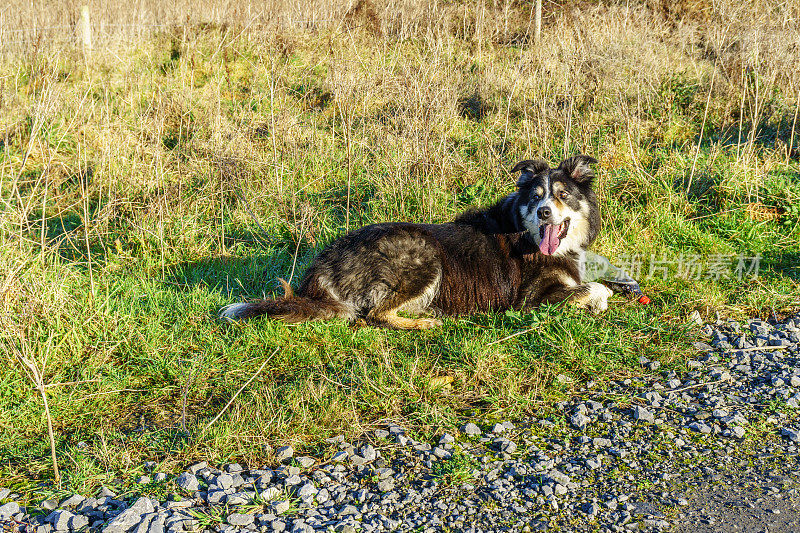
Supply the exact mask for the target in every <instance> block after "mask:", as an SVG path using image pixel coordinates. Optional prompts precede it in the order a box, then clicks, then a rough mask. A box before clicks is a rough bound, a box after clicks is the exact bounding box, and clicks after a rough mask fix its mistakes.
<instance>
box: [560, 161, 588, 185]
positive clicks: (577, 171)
mask: <svg viewBox="0 0 800 533" xmlns="http://www.w3.org/2000/svg"><path fill="white" fill-rule="evenodd" d="M595 163H597V159H595V158H594V157H591V156H588V155H576V156H573V157H570V158H569V159H565V160H564V161H562V162H561V164H560V165H558V168H559V169H561V170H563V171H564V172H565V173H566V174H567V175H568V176H569V177H570V178H572V179H573V180H574V181H575V182H576V183H580V184H581V185H591V183H592V180H593V179H594V171H593V170H592V167H590V166H589V165H594V164H595Z"/></svg>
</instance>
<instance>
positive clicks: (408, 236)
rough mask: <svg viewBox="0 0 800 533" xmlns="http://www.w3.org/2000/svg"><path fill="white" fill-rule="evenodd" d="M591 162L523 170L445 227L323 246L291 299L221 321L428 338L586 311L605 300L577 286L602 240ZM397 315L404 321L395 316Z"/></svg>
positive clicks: (377, 229) (260, 304)
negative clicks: (352, 325) (565, 308)
mask: <svg viewBox="0 0 800 533" xmlns="http://www.w3.org/2000/svg"><path fill="white" fill-rule="evenodd" d="M595 163H597V161H596V160H595V159H593V158H592V157H589V156H586V155H578V156H575V157H572V158H569V159H566V160H564V161H562V162H561V163H560V164H559V165H558V167H556V168H550V166H549V165H548V164H547V163H546V162H544V161H542V160H526V161H521V162H520V163H518V164H517V165H515V166H514V168H512V169H511V172H512V173H516V172H519V173H520V175H519V179H518V181H517V190H516V191H515V192H513V193H511V194H510V195H508V196H506V197H505V198H503V199H502V200H500V201H498V202H497V203H495V204H494V205H491V206H490V207H488V208H484V209H481V210H473V211H468V212H466V213H463V214H462V215H460V216H459V217H457V218H456V219H455V220H454V221H453V222H450V223H446V224H412V223H398V222H389V223H383V224H373V225H369V226H364V227H363V228H360V229H357V230H355V231H353V232H351V233H348V234H346V235H344V236H343V237H340V238H339V239H337V240H336V241H334V242H333V243H331V244H330V245H328V246H327V247H326V248H325V249H324V250H323V251H322V252H321V253H320V254H319V255H318V256H317V257H316V259H315V260H314V262H313V263H312V264H311V266H310V267H309V268H308V270H307V272H306V273H305V276H304V278H303V279H302V281H301V282H300V286H299V288H298V290H297V292H296V293H295V292H294V291H293V290H292V288H291V286H290V285H289V284H288V283H287V282H286V281H284V280H282V279H279V282H280V283H281V285H282V286H283V290H284V292H285V294H284V296H283V298H276V299H268V300H260V301H253V302H246V303H235V304H231V305H228V306H226V307H224V308H223V309H222V310H221V311H220V318H222V319H225V320H242V319H249V318H252V317H255V316H259V315H266V316H268V317H270V318H276V319H281V320H283V321H284V322H289V323H294V322H304V321H309V320H320V319H330V318H337V317H338V318H344V319H346V320H348V321H351V322H352V321H362V320H363V321H365V322H366V323H367V324H372V325H377V326H384V327H391V328H399V329H427V328H432V327H436V326H440V325H441V321H439V320H438V319H437V318H435V317H436V316H441V315H450V316H456V315H463V314H470V313H478V312H489V311H503V310H508V309H527V308H532V307H536V306H539V305H541V304H544V303H547V304H555V303H559V302H564V301H569V302H572V303H574V304H576V305H578V306H579V307H584V308H587V309H589V310H590V311H592V312H601V311H604V310H606V309H607V307H608V302H607V300H608V297H609V296H611V294H612V292H611V290H610V289H608V288H607V287H605V286H604V285H602V284H600V283H581V275H582V274H581V269H582V265H583V262H584V253H585V251H586V249H587V248H588V247H589V246H590V245H591V244H592V242H594V240H595V238H596V237H597V234H598V232H599V231H600V214H599V210H598V206H597V198H596V196H595V193H594V191H593V189H592V185H593V180H594V177H595V175H594V172H593V171H592V168H591V166H590V165H592V164H595ZM400 313H404V314H407V315H411V316H403V315H401V314H400Z"/></svg>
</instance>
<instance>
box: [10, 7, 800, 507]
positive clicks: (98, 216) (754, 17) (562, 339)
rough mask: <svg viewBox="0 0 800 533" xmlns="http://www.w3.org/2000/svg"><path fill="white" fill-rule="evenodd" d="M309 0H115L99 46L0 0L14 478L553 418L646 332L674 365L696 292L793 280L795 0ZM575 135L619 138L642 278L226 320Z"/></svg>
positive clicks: (68, 476) (102, 11) (799, 175)
mask: <svg viewBox="0 0 800 533" xmlns="http://www.w3.org/2000/svg"><path fill="white" fill-rule="evenodd" d="M316 4H317V3H314V2H309V3H294V4H293V3H285V2H261V3H250V4H247V6H244V7H237V8H234V7H231V6H229V5H228V4H227V3H223V2H216V3H215V2H214V1H213V0H204V1H203V2H200V3H187V4H185V5H184V4H182V3H180V2H176V3H174V4H172V5H170V6H169V7H168V8H167V7H164V6H162V5H159V4H157V3H155V2H149V1H147V0H141V1H139V2H129V3H126V4H124V5H123V4H122V3H118V5H116V4H114V3H111V4H103V5H102V6H95V7H93V9H92V16H93V19H92V24H93V25H94V26H95V27H96V29H97V33H96V36H95V41H94V43H93V47H92V49H91V50H89V49H82V47H81V46H80V43H79V42H78V41H77V40H76V39H75V37H74V28H75V26H76V24H77V23H76V17H77V13H78V10H79V5H78V4H75V3H72V2H64V3H60V4H59V5H57V6H56V5H52V6H48V7H41V6H36V5H28V4H24V5H23V4H22V3H19V5H17V3H16V2H11V7H12V9H9V10H8V11H6V12H4V15H3V18H0V486H7V487H10V488H13V489H14V490H16V491H18V492H22V493H24V494H26V495H28V496H30V497H31V498H38V497H40V496H43V495H48V494H52V493H53V492H54V491H57V490H61V491H64V492H66V491H79V492H84V493H87V492H90V491H93V490H95V489H96V488H97V487H98V486H99V485H101V484H102V485H106V486H110V487H114V488H116V489H117V490H119V491H124V490H127V489H129V488H130V483H131V482H130V476H131V475H133V474H136V473H137V472H138V473H141V472H142V463H143V461H145V460H155V461H157V462H158V463H159V469H160V470H162V471H172V470H175V469H177V468H179V467H180V466H184V465H186V464H187V463H190V462H192V461H195V460H208V461H209V462H215V463H216V462H222V461H240V462H243V463H248V464H265V463H266V464H270V463H271V462H272V450H273V449H274V448H276V447H277V446H280V445H286V444H291V445H292V446H294V447H295V448H296V449H298V450H300V451H301V452H302V453H309V454H311V453H318V454H323V455H324V454H326V453H328V452H329V448H331V446H330V445H328V444H326V443H325V440H324V439H325V438H328V437H331V436H335V435H338V434H345V435H347V436H348V437H357V436H358V435H360V434H361V433H362V432H364V431H365V430H368V429H371V428H376V427H379V426H380V425H381V423H382V422H385V421H386V420H393V421H395V422H397V423H400V424H404V425H405V426H406V427H408V428H410V430H411V431H413V432H414V433H416V434H418V435H421V436H425V435H432V434H435V433H436V432H439V431H441V430H443V429H448V430H452V429H453V428H454V427H457V426H458V425H459V423H460V421H461V420H463V419H464V418H466V417H469V418H471V419H477V420H486V421H496V420H505V419H512V420H518V419H522V418H525V417H528V416H536V417H543V416H552V417H553V418H554V420H557V421H558V420H561V419H563V413H559V412H557V410H555V407H554V406H555V402H556V401H558V400H559V399H561V398H563V397H565V396H566V395H569V394H570V391H571V390H574V389H575V388H580V387H585V386H588V385H587V384H591V386H594V387H602V386H603V383H604V382H607V381H609V380H614V379H622V378H625V377H630V376H635V375H637V374H640V373H641V372H643V371H645V370H644V369H642V367H641V366H640V365H639V363H638V361H639V358H640V357H642V356H644V357H647V358H649V359H654V360H658V361H660V362H661V363H662V366H663V368H676V369H679V368H682V365H683V363H684V362H685V360H686V358H687V357H691V355H692V352H691V349H690V346H691V342H692V341H693V340H696V338H697V334H696V329H695V328H694V326H693V325H692V324H691V322H690V321H689V320H688V318H687V317H688V316H689V315H690V314H691V313H692V312H693V311H695V310H696V311H699V312H700V314H701V315H702V316H703V317H704V318H708V319H711V320H714V318H715V315H716V314H717V313H719V314H720V315H722V316H726V317H734V318H739V319H743V318H746V317H748V316H756V315H758V316H761V317H769V316H771V315H775V314H777V315H780V314H781V313H782V312H786V311H789V310H794V309H796V308H797V306H798V302H800V299H799V297H800V285H799V284H798V281H799V280H800V207H798V201H800V161H799V160H798V159H799V158H800V128H798V124H797V118H798V107H799V106H798V103H800V102H799V100H800V50H798V43H800V3H798V2H797V1H796V0H787V1H778V0H763V1H759V2H734V1H732V0H683V1H680V2H667V1H665V0H664V1H659V0H647V1H643V0H642V1H640V0H634V1H630V2H621V1H614V0H599V1H593V2H589V1H577V0H575V1H573V0H563V1H562V0H559V1H555V2H545V5H544V17H543V28H542V35H541V39H540V41H538V42H534V39H533V33H532V17H533V5H532V4H531V3H529V2H525V1H517V0H514V1H511V0H508V1H500V0H496V1H488V0H481V1H478V2H471V3H466V2H461V1H459V0H453V1H444V2H429V3H426V2H420V1H417V0H388V1H386V2H382V1H380V0H375V1H373V0H358V1H357V2H350V3H347V2H342V3H335V4H331V5H329V6H322V5H319V6H317V5H316ZM320 4H321V3H320ZM37 10H38V11H37ZM33 27H38V28H39V29H38V30H35V29H31V28H33ZM64 28H66V29H64ZM576 153H586V154H589V155H592V156H594V157H595V158H597V159H598V160H599V162H600V163H599V165H598V180H597V191H598V195H599V199H600V204H601V211H602V217H603V224H604V226H603V230H602V232H601V235H600V237H599V239H598V240H597V242H596V243H595V245H594V250H595V251H597V252H598V253H601V254H603V255H606V256H608V257H609V258H610V259H611V260H612V261H614V262H616V263H617V264H624V265H626V266H628V267H629V268H631V269H632V270H634V274H635V275H637V276H638V277H639V278H640V281H641V282H642V285H643V287H644V289H645V291H646V292H647V294H648V295H649V296H650V297H651V299H652V300H653V303H652V304H651V305H649V306H642V305H639V304H637V303H635V302H631V301H628V300H626V299H624V298H622V297H619V296H617V297H615V298H614V299H613V300H612V303H611V308H610V309H609V310H608V312H606V313H604V314H602V315H599V316H592V315H589V314H587V313H584V312H581V311H578V310H575V309H573V308H571V307H569V306H555V307H545V308H542V309H539V310H536V311H534V312H529V313H527V312H526V313H522V312H508V313H496V314H488V315H476V316H471V317H463V318H458V319H446V320H445V321H444V326H443V327H442V328H441V329H436V330H431V331H425V332H406V331H402V332H401V331H392V330H386V329H376V328H371V327H363V328H354V327H350V326H348V325H347V324H345V323H343V322H340V321H331V322H321V323H311V324H302V325H285V324H281V323H274V322H269V321H265V320H261V321H254V322H252V323H248V324H245V325H227V324H223V323H221V322H219V321H218V320H217V319H216V313H217V310H218V309H219V308H220V307H221V306H223V305H225V304H227V303H231V302H235V301H239V300H241V298H243V297H260V296H262V295H270V294H273V292H276V291H277V283H276V278H277V277H278V276H281V277H285V278H286V279H289V280H290V281H292V283H294V284H295V285H296V283H297V281H298V280H299V278H300V277H301V275H302V272H303V270H304V269H305V267H306V266H307V265H308V264H309V262H310V260H311V259H312V258H313V257H314V255H315V254H316V253H318V252H319V251H320V249H321V248H322V247H323V246H324V245H325V244H326V243H328V242H330V241H331V240H332V239H334V238H336V237H337V236H339V235H341V234H342V233H343V232H345V231H347V230H348V229H354V228H356V227H359V226H361V225H364V224H368V223H372V222H380V221H390V220H397V221H415V222H443V221H447V220H450V219H452V218H453V217H454V216H455V215H456V214H458V213H460V212H462V211H463V210H465V209H467V208H469V207H471V206H478V205H483V204H487V203H489V202H492V201H493V200H495V199H497V198H500V197H502V196H503V195H505V194H508V193H509V192H511V191H512V190H513V188H514V182H515V176H512V175H511V174H510V173H509V170H510V168H511V167H512V166H513V165H514V163H516V162H517V161H519V160H520V159H527V158H534V157H538V158H543V159H546V160H548V161H549V162H550V163H551V164H555V163H557V162H558V161H560V160H561V159H562V158H564V157H567V156H570V155H574V154H576ZM756 257H758V258H759V259H758V271H757V272H755V270H754V269H753V268H752V267H754V263H753V261H754V258H756ZM740 259H741V260H742V262H741V263H740ZM589 382H592V383H589ZM44 399H46V403H47V409H45V403H44V401H43V400H44ZM231 400H232V401H231ZM48 414H49V417H48ZM48 419H49V421H50V422H49V423H50V424H51V425H52V435H53V448H54V449H55V454H56V457H57V460H58V464H59V466H60V467H61V488H60V489H59V488H58V487H57V486H56V485H55V484H53V480H54V472H53V464H52V460H51V446H50V440H49V437H48V436H49V434H50V432H49V431H48Z"/></svg>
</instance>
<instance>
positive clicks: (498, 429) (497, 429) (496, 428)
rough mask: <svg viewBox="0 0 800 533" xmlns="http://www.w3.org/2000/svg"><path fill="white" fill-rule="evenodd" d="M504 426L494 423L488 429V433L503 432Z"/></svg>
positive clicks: (497, 433)
mask: <svg viewBox="0 0 800 533" xmlns="http://www.w3.org/2000/svg"><path fill="white" fill-rule="evenodd" d="M505 430H506V427H505V426H504V425H503V424H495V425H493V426H492V429H490V430H489V433H494V434H495V435H499V434H500V433H502V432H504V431H505Z"/></svg>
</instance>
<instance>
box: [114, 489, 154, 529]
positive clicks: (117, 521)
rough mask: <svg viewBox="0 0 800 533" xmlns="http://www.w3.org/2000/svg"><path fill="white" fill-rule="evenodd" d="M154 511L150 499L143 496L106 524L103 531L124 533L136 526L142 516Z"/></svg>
mask: <svg viewBox="0 0 800 533" xmlns="http://www.w3.org/2000/svg"><path fill="white" fill-rule="evenodd" d="M154 510H155V507H153V502H152V501H151V500H150V498H147V497H144V496H143V497H141V498H139V499H138V500H136V501H135V502H133V505H131V506H130V507H128V508H127V509H125V510H124V511H122V512H121V513H120V514H118V515H117V516H116V517H114V518H113V519H112V520H111V521H110V522H108V524H106V527H105V528H103V531H104V532H106V533H124V532H126V531H128V529H130V528H131V527H133V525H135V524H137V523H138V522H139V521H140V520H141V518H142V515H145V514H148V513H152V512H153V511H154Z"/></svg>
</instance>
